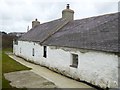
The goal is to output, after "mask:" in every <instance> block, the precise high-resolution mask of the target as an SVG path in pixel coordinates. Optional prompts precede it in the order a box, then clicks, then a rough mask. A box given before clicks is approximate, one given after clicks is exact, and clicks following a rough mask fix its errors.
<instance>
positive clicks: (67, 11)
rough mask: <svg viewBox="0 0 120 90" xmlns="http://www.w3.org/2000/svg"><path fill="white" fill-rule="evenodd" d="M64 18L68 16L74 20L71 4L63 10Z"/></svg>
mask: <svg viewBox="0 0 120 90" xmlns="http://www.w3.org/2000/svg"><path fill="white" fill-rule="evenodd" d="M62 18H66V19H67V20H68V21H71V20H74V11H73V10H71V9H70V6H69V4H67V6H66V9H64V10H63V11H62Z"/></svg>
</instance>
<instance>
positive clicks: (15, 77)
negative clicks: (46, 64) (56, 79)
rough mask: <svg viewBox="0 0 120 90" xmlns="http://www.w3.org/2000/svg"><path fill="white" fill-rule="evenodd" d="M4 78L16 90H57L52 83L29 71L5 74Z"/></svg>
mask: <svg viewBox="0 0 120 90" xmlns="http://www.w3.org/2000/svg"><path fill="white" fill-rule="evenodd" d="M4 76H5V78H6V79H7V80H9V81H11V82H10V85H11V86H13V87H16V88H57V86H55V84H54V83H52V82H50V81H49V80H47V79H45V78H43V77H41V76H40V75H38V74H35V73H34V72H32V71H30V70H23V71H17V72H10V73H5V74H4Z"/></svg>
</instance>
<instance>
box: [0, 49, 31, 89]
mask: <svg viewBox="0 0 120 90" xmlns="http://www.w3.org/2000/svg"><path fill="white" fill-rule="evenodd" d="M11 50H12V49H5V50H3V52H2V88H3V89H6V88H9V89H10V88H11V89H12V90H13V89H15V88H13V87H11V86H10V84H9V81H7V80H6V79H5V77H4V73H8V72H15V71H21V70H30V68H28V67H26V66H23V65H21V64H20V63H18V62H16V61H15V60H13V59H11V58H10V57H8V55H6V54H5V52H6V51H11ZM0 64H1V62H0ZM0 66H1V65H0ZM11 89H10V90H11Z"/></svg>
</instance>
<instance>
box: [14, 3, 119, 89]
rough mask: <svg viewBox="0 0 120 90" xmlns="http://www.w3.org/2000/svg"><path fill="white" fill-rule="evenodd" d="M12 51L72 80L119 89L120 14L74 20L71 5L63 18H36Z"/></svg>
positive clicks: (15, 42) (64, 11) (15, 43)
mask: <svg viewBox="0 0 120 90" xmlns="http://www.w3.org/2000/svg"><path fill="white" fill-rule="evenodd" d="M13 52H14V54H15V55H17V56H20V57H22V58H24V59H26V60H28V61H31V62H34V63H37V64H40V65H42V66H45V67H48V68H49V69H51V70H54V71H56V72H58V73H61V74H63V75H66V76H68V77H71V78H73V79H76V80H81V81H86V82H88V83H91V84H93V85H97V86H99V87H101V88H106V87H108V88H117V87H118V54H119V51H118V13H113V14H106V15H101V16H96V17H90V18H85V19H79V20H74V11H73V10H71V9H70V7H69V4H68V5H67V7H66V9H65V10H63V11H62V18H60V19H57V20H53V21H50V22H46V23H42V24H40V22H39V21H38V20H37V19H36V20H35V21H33V22H32V28H31V29H30V30H29V31H28V32H27V33H26V34H24V35H23V36H22V37H21V38H19V39H18V40H16V41H14V45H13Z"/></svg>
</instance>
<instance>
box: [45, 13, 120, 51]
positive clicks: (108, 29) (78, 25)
mask: <svg viewBox="0 0 120 90" xmlns="http://www.w3.org/2000/svg"><path fill="white" fill-rule="evenodd" d="M119 19H120V18H119ZM43 45H52V46H64V47H73V48H83V49H93V50H101V51H107V52H119V50H118V13H115V14H107V15H103V16H97V17H91V18H86V19H82V20H75V21H72V22H69V23H68V24H67V25H66V26H64V28H62V29H61V30H60V31H59V32H57V33H55V34H54V35H52V36H51V37H50V38H49V39H48V40H46V41H45V42H44V43H43Z"/></svg>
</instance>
